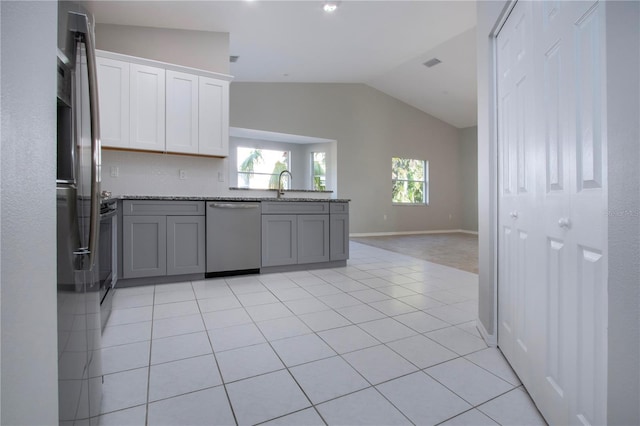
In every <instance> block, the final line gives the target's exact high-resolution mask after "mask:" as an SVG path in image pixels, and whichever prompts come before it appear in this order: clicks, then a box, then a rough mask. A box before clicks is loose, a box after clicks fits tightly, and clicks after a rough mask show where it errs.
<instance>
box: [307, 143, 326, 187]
mask: <svg viewBox="0 0 640 426" xmlns="http://www.w3.org/2000/svg"><path fill="white" fill-rule="evenodd" d="M311 161H312V164H313V189H314V190H316V191H324V190H325V189H327V186H326V185H327V183H326V180H327V172H326V170H327V165H326V154H325V153H324V152H312V153H311Z"/></svg>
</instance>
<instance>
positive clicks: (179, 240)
mask: <svg viewBox="0 0 640 426" xmlns="http://www.w3.org/2000/svg"><path fill="white" fill-rule="evenodd" d="M205 222H206V221H205V217H204V216H167V275H181V274H198V273H201V272H204V270H205V266H206V257H205V247H206V243H205V236H206V232H205Z"/></svg>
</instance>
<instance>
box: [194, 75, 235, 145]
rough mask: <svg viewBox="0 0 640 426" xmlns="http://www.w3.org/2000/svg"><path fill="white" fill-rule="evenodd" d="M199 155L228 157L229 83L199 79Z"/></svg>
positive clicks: (206, 78)
mask: <svg viewBox="0 0 640 426" xmlns="http://www.w3.org/2000/svg"><path fill="white" fill-rule="evenodd" d="M199 80H200V83H199V85H200V90H199V98H200V99H199V110H198V115H199V138H198V140H199V153H200V154H203V155H215V156H219V157H226V156H228V155H229V82H228V81H223V80H216V79H213V78H208V77H200V78H199Z"/></svg>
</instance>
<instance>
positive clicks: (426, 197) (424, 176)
mask: <svg viewBox="0 0 640 426" xmlns="http://www.w3.org/2000/svg"><path fill="white" fill-rule="evenodd" d="M396 159H399V160H405V161H406V160H408V161H418V162H421V163H422V170H423V173H422V179H421V180H418V179H398V178H394V177H393V165H394V162H395V160H396ZM396 182H420V183H421V184H422V188H423V190H422V193H423V200H422V201H419V202H410V201H394V200H393V187H394V186H395V184H396ZM391 204H392V205H394V206H428V205H429V161H428V160H422V159H419V158H407V157H398V156H393V157H391Z"/></svg>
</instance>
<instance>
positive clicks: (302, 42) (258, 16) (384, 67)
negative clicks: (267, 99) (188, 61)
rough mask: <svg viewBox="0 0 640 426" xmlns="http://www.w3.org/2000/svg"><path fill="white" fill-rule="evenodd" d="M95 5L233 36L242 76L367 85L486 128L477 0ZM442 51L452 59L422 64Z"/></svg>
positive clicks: (100, 12) (146, 20)
mask: <svg viewBox="0 0 640 426" xmlns="http://www.w3.org/2000/svg"><path fill="white" fill-rule="evenodd" d="M323 4H324V3H323V2H322V1H316V0H306V1H264V0H254V1H246V0H236V1H90V2H89V8H90V10H91V11H92V12H93V13H94V16H95V19H96V22H99V23H109V24H121V25H140V26H150V27H163V28H180V29H191V30H200V31H216V32H228V33H229V38H230V48H229V53H230V54H231V55H238V56H239V57H240V59H239V60H238V62H237V63H235V64H231V74H232V75H233V76H234V77H235V79H234V80H235V81H253V82H339V83H365V84H368V85H370V86H372V87H374V88H376V89H378V90H380V91H382V92H385V93H387V94H389V95H391V96H393V97H395V98H398V99H400V100H402V101H404V102H406V103H408V104H410V105H412V106H414V107H416V108H418V109H420V110H422V111H425V112H427V113H429V114H431V115H433V116H435V117H438V118H440V119H442V120H444V121H446V122H448V123H450V124H452V125H454V126H456V127H460V128H462V127H468V126H473V125H475V124H476V77H475V75H476V74H475V67H476V65H475V64H476V57H475V45H476V44H475V25H476V5H475V1H353V0H344V1H342V2H341V3H339V7H338V9H337V10H336V12H334V13H333V14H327V13H325V12H323V11H322V5H323ZM432 57H437V58H439V59H440V60H441V61H442V63H441V64H439V65H437V66H436V67H434V68H430V69H428V68H426V67H425V66H423V65H422V63H423V62H425V61H426V60H428V59H431V58H432Z"/></svg>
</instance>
